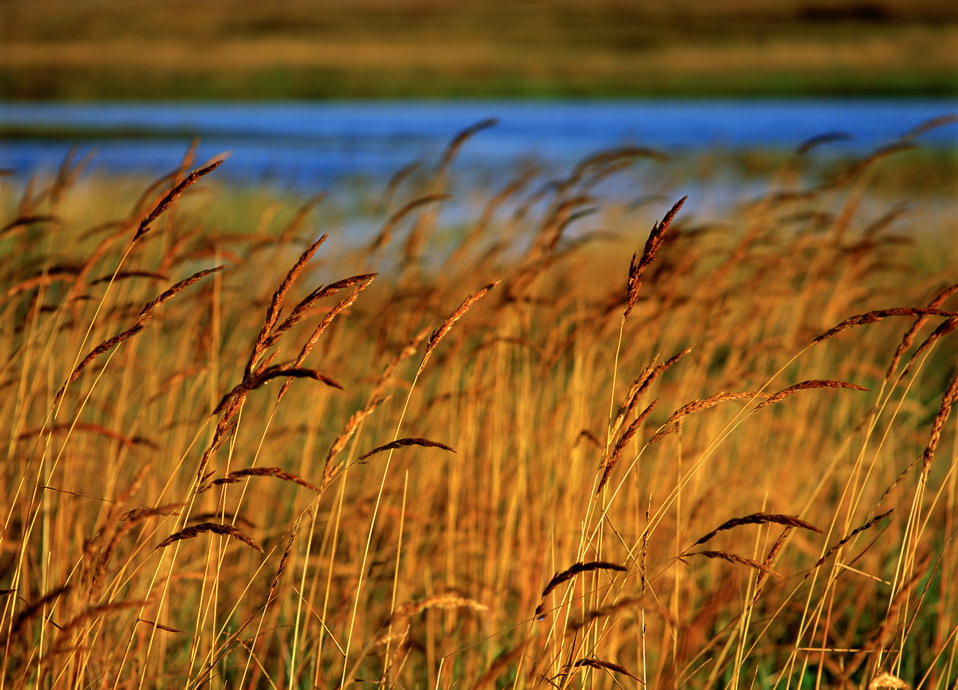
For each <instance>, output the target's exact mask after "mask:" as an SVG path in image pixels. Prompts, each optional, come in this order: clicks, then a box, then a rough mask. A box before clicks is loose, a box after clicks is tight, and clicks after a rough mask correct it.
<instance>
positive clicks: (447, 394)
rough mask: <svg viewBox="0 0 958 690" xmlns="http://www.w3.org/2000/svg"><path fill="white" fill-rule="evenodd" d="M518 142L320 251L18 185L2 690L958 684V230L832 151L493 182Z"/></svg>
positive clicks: (917, 199) (2, 276)
mask: <svg viewBox="0 0 958 690" xmlns="http://www.w3.org/2000/svg"><path fill="white" fill-rule="evenodd" d="M486 126H491V124H490V123H486V122H483V123H480V124H479V125H477V126H475V127H471V128H466V129H464V130H463V133H462V134H461V135H460V136H458V137H457V138H456V139H455V140H454V141H453V142H452V143H451V144H450V146H449V147H447V149H445V151H444V152H442V153H441V154H440V158H439V159H438V160H437V161H435V162H432V163H430V162H428V161H423V162H420V163H419V164H418V165H416V166H411V167H409V168H408V169H405V170H404V171H401V172H400V173H398V174H397V175H396V176H395V177H394V179H393V180H391V181H390V182H389V183H387V185H386V188H385V189H383V190H380V189H378V188H377V187H375V186H369V187H361V188H357V189H356V190H353V191H352V193H353V194H355V195H360V196H361V195H368V196H369V198H366V197H365V196H361V198H347V200H346V201H347V202H349V203H348V205H347V206H342V207H340V206H337V203H338V202H337V194H339V193H340V192H339V191H338V190H331V192H330V194H329V195H328V198H326V199H324V200H323V204H324V206H323V209H324V211H326V210H328V211H329V213H328V214H327V213H324V214H323V215H324V219H323V221H322V222H321V223H320V222H319V221H317V220H316V219H315V218H314V217H313V214H312V213H311V211H312V210H313V209H314V208H315V206H316V204H317V203H318V202H319V197H315V198H312V199H308V200H302V199H298V198H286V197H281V196H279V193H278V192H277V193H275V194H271V195H270V196H266V195H264V194H263V193H261V192H256V193H254V192H243V193H240V192H238V191H237V190H236V189H234V188H231V187H228V186H224V185H222V184H221V182H220V181H218V180H217V174H218V173H217V170H216V169H214V167H213V166H206V167H203V166H201V167H199V168H197V169H196V170H197V172H195V173H189V172H188V171H189V170H191V169H194V168H195V166H194V164H193V162H192V153H189V154H188V155H187V157H186V158H185V159H184V162H183V164H182V165H180V166H178V167H177V169H176V170H174V171H172V172H171V173H170V174H169V175H165V176H163V178H162V179H160V180H157V181H155V183H148V184H147V183H144V184H143V185H134V184H132V183H130V181H128V180H123V181H116V180H111V181H110V185H111V187H110V188H109V190H110V191H111V192H113V191H114V186H115V187H116V188H117V189H119V188H120V187H121V184H120V183H121V182H122V183H123V184H122V188H123V189H126V188H127V186H128V187H129V189H130V190H131V191H130V193H129V194H122V195H118V194H113V193H110V194H106V193H103V194H100V193H99V190H100V189H102V188H101V187H98V186H97V185H99V184H100V183H99V182H98V181H97V178H95V177H94V178H86V177H83V176H81V174H80V170H81V166H82V161H81V160H79V159H77V158H71V159H70V160H68V161H67V162H66V163H65V164H64V166H62V168H61V170H60V171H59V172H58V173H57V174H56V175H55V176H54V177H53V178H52V179H50V180H45V179H43V178H37V179H36V180H35V181H34V182H32V183H30V184H26V183H24V184H23V186H22V188H17V187H16V186H14V187H11V186H9V185H8V186H3V187H0V228H4V230H3V231H0V249H2V250H3V251H4V252H5V256H6V257H8V260H7V261H6V262H4V263H3V266H2V267H0V420H2V422H0V424H2V426H0V430H2V436H0V438H2V439H3V444H4V448H5V451H4V459H5V462H4V463H3V465H2V467H0V473H2V477H3V480H4V481H3V484H2V487H3V488H2V489H0V509H2V510H0V524H2V533H0V646H2V648H3V659H2V662H0V664H2V669H0V670H2V672H0V690H5V689H6V688H14V687H42V688H52V687H67V686H69V687H86V686H89V685H97V686H99V685H102V684H106V685H110V686H112V685H116V686H117V687H120V686H122V687H127V686H133V685H141V686H143V687H159V686H164V685H168V684H170V683H175V684H177V685H182V686H183V687H188V688H196V689H199V688H203V687H220V686H224V685H230V686H233V687H277V688H280V687H294V688H295V687H336V686H340V685H343V686H358V685H359V684H360V681H362V682H366V681H368V682H370V683H373V684H379V685H382V686H383V687H408V688H414V687H430V688H435V687H439V688H445V687H476V688H482V687H485V688H492V687H500V688H501V687H510V688H517V689H523V690H525V689H529V690H531V689H532V688H544V687H557V688H563V689H566V688H569V689H571V688H579V687H590V688H596V689H600V688H602V689H605V688H617V687H636V686H638V685H640V684H644V685H643V687H645V686H647V687H656V688H671V687H688V688H703V689H704V688H717V687H736V686H737V687H746V686H749V685H750V684H753V685H755V686H756V687H759V686H761V687H776V686H777V687H813V686H818V687H847V688H851V687H857V688H867V687H876V688H877V687H898V685H896V683H907V684H908V686H909V687H915V688H919V687H920V688H922V690H927V689H929V688H942V689H943V688H947V687H950V686H949V684H950V683H951V682H952V681H953V679H954V678H955V676H956V670H958V661H956V659H958V657H956V655H955V653H954V652H955V644H956V642H955V641H956V639H958V636H956V634H955V626H956V625H958V619H956V615H955V611H956V610H958V606H956V603H958V591H956V588H955V585H954V584H953V583H954V582H955V581H956V577H955V576H956V573H958V553H956V551H955V546H954V539H952V536H951V535H952V534H953V532H954V526H955V525H956V524H958V502H956V500H955V496H956V495H958V494H956V481H958V479H956V477H958V472H956V456H955V443H956V441H955V415H954V408H955V405H956V402H958V393H956V391H958V377H956V375H955V371H954V368H955V366H956V361H955V355H954V353H955V337H956V336H955V333H956V331H958V327H956V324H958V316H956V314H958V311H956V308H958V302H956V298H958V290H956V288H955V285H956V284H958V276H956V274H955V266H958V254H956V251H958V250H956V247H955V245H954V243H945V242H941V241H940V239H941V238H942V237H948V236H950V235H951V234H953V231H954V230H955V227H954V221H953V218H954V214H953V213H951V211H953V210H954V208H955V206H954V199H953V198H951V197H947V198H945V197H938V198H935V199H934V201H933V202H932V203H930V204H929V205H928V208H925V207H924V205H923V204H924V202H925V201H927V200H928V199H929V196H928V194H930V193H931V192H929V191H928V190H927V189H926V190H924V192H923V193H922V194H917V192H916V193H915V194H914V195H912V196H913V197H914V198H913V200H912V201H913V207H912V208H911V209H910V210H908V211H907V212H902V209H903V206H902V205H901V204H900V203H899V202H900V201H902V199H901V198H900V197H899V196H896V195H895V194H891V192H890V190H889V187H887V186H883V187H881V189H880V190H876V189H872V187H871V186H870V182H871V181H872V180H874V179H876V178H875V177H874V175H876V174H877V171H879V170H883V169H885V167H886V166H889V165H892V164H894V162H895V161H896V160H897V159H898V157H902V156H909V155H912V153H911V151H912V149H909V148H906V147H904V146H892V147H890V148H888V147H886V148H883V149H882V150H881V151H879V152H877V153H876V154H875V155H870V156H866V157H864V158H862V159H861V160H858V161H855V160H845V161H842V162H841V164H836V163H835V162H834V160H829V159H827V157H826V153H827V151H828V149H827V147H828V145H829V143H830V142H832V141H834V140H835V138H834V137H828V136H826V137H821V138H818V139H817V140H815V141H810V142H808V143H807V144H806V145H805V146H803V147H802V148H801V150H800V151H798V152H795V153H792V154H788V155H786V156H784V157H783V158H782V159H781V166H782V167H781V168H780V169H776V171H775V173H776V174H774V175H772V176H771V177H769V178H768V179H767V180H766V182H767V186H768V189H767V191H766V192H765V193H762V194H761V195H760V196H759V197H749V198H748V199H742V200H741V201H742V203H735V204H730V205H728V206H725V205H722V204H719V203H716V202H713V203H710V202H706V201H704V200H702V199H701V198H696V197H697V195H699V194H700V192H698V193H697V194H690V196H689V198H688V199H684V196H683V190H682V187H686V186H688V188H689V189H693V188H694V189H697V190H707V189H709V188H710V187H709V185H710V184H716V185H718V184H722V183H725V184H728V181H727V180H723V179H722V178H721V177H720V178H718V179H716V178H713V177H710V175H711V171H710V170H708V169H702V170H699V171H698V172H696V173H695V174H694V175H692V174H691V173H688V172H683V173H682V174H680V172H681V171H683V170H687V169H683V168H681V167H679V166H681V165H683V163H682V161H681V157H680V156H673V157H665V156H661V155H659V154H658V153H657V152H652V151H648V150H645V149H643V148H641V147H624V148H621V147H620V148H616V149H612V150H609V151H600V152H597V153H595V154H593V155H590V156H588V157H587V158H585V159H583V160H582V161H581V162H580V163H579V164H577V165H574V166H572V168H571V169H570V170H567V171H560V172H558V173H556V172H555V171H552V174H551V175H550V174H547V173H546V172H545V171H540V170H538V169H537V168H535V167H528V168H526V167H523V168H522V169H518V170H515V171H504V172H508V173H509V174H508V175H506V177H505V178H503V179H502V180H496V182H495V184H492V185H490V186H486V185H484V184H481V183H480V182H476V187H475V188H469V189H464V188H463V187H462V185H460V184H459V178H458V177H457V170H456V158H457V154H458V153H459V152H460V151H461V149H462V147H466V146H469V145H470V141H471V140H470V137H471V136H472V135H473V134H475V133H477V132H478V131H479V130H481V129H482V128H484V127H486ZM920 134H921V131H919V130H917V129H916V130H915V131H914V132H912V133H911V135H910V136H911V138H909V139H908V140H907V142H896V143H899V144H900V143H908V144H909V145H911V146H913V145H916V144H918V143H919V142H918V141H917V139H915V137H919V136H920ZM224 165H228V163H224ZM836 170H838V171H839V173H838V174H836ZM700 174H701V175H703V176H704V177H701V178H700V177H697V176H698V175H700ZM723 174H724V173H723ZM899 179H900V178H899ZM673 180H677V181H678V182H679V184H677V185H671V184H666V182H668V181H673ZM823 180H827V183H823ZM685 182H688V183H689V185H686V184H685ZM927 182H928V181H927V179H926V178H925V177H922V178H921V180H918V181H916V182H915V183H914V184H915V188H916V189H917V188H918V187H922V188H924V187H925V186H927ZM4 184H6V182H4ZM751 184H754V181H753V182H752V183H751ZM673 186H675V187H676V188H675V189H673V188H672V187H673ZM144 187H145V190H146V191H141V190H142V189H143V188H144ZM637 189H641V190H655V191H656V194H655V195H652V196H642V197H641V198H637V196H636V192H635V190H637ZM908 193H909V192H908V190H902V195H901V196H904V195H907V194H908ZM201 194H202V195H204V196H202V198H200V195H201ZM676 199H682V201H679V202H675V201H674V200H676ZM131 204H132V209H133V210H132V211H131V210H130V209H131ZM440 204H442V205H443V208H452V206H453V205H455V207H456V208H457V214H460V215H461V216H462V217H461V218H460V219H459V220H458V221H457V222H456V223H455V226H454V227H453V225H452V224H450V223H447V222H446V221H445V215H444V214H443V215H440V214H439V212H438V210H439V208H440V206H439V205H440ZM347 207H348V209H352V210H345V209H347ZM257 208H259V210H260V212H259V213H256V212H251V211H250V209H254V210H255V209H257ZM357 209H358V210H357ZM354 210H355V211H356V212H357V213H362V214H366V215H361V216H359V217H353V216H349V217H348V218H347V221H352V220H356V221H357V222H350V223H349V226H350V227H362V228H367V229H368V236H366V235H363V234H362V233H361V232H358V231H357V232H358V234H356V235H348V236H347V235H346V234H345V233H343V232H342V231H341V230H340V229H339V227H338V226H337V222H338V221H336V220H331V218H339V217H340V216H343V217H346V216H347V215H348V214H349V213H353V211H354ZM334 211H335V212H334ZM337 214H339V215H337ZM327 215H328V216H329V217H326V216H327ZM116 219H119V220H116ZM327 235H328V237H327ZM131 239H132V240H133V241H132V242H131ZM906 240H907V241H906ZM635 248H643V249H642V251H641V252H639V251H637V252H636V253H635V254H634V255H633V253H632V252H633V249H635ZM630 257H632V258H631V261H630ZM221 264H222V265H221ZM214 266H215V268H212V267H214ZM167 286H169V287H167ZM479 286H485V287H481V288H480V287H479ZM477 288H479V289H478V290H477ZM464 295H467V296H466V297H465V298H464V297H463V296H464ZM456 305H458V306H456ZM333 375H334V376H333ZM310 382H316V383H320V384H323V385H309V383H310ZM795 382H797V383H795ZM65 383H66V384H67V385H64V384H65ZM269 388H272V389H273V393H269V391H268V390H267V389H269ZM211 411H212V414H211ZM433 439H441V442H440V441H439V440H433ZM452 453H455V455H452ZM730 516H733V517H730ZM214 537H215V538H214ZM570 564H571V565H570ZM171 679H172V680H171ZM357 679H359V680H357Z"/></svg>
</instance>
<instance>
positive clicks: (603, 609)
mask: <svg viewBox="0 0 958 690" xmlns="http://www.w3.org/2000/svg"><path fill="white" fill-rule="evenodd" d="M635 608H640V609H643V610H651V611H654V612H655V613H656V614H657V615H658V616H660V617H661V618H662V620H664V621H667V622H668V623H669V624H670V625H673V626H677V625H678V622H677V621H676V619H675V616H673V615H672V612H671V611H669V610H668V609H667V608H665V607H664V606H662V605H661V604H659V603H657V602H656V601H655V600H654V599H653V598H651V597H645V596H642V597H625V598H623V599H620V600H619V601H617V602H615V603H614V604H609V605H608V606H600V607H599V608H597V609H592V610H591V611H587V612H586V613H584V614H583V615H582V616H580V617H579V618H575V619H573V620H572V621H570V622H569V624H568V625H567V626H566V635H573V634H575V633H577V632H579V631H580V630H582V629H583V628H586V627H588V626H589V625H591V624H592V623H594V622H596V621H598V620H602V619H604V618H608V617H609V616H614V615H615V614H617V613H620V612H622V611H625V610H627V609H635Z"/></svg>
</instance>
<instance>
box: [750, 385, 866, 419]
mask: <svg viewBox="0 0 958 690" xmlns="http://www.w3.org/2000/svg"><path fill="white" fill-rule="evenodd" d="M815 388H845V389H847V390H855V391H867V390H868V389H867V388H864V387H862V386H859V385H856V384H854V383H847V382H845V381H832V380H829V379H809V380H808V381H802V382H801V383H796V384H795V385H792V386H789V387H788V388H783V389H782V390H780V391H778V392H776V393H772V394H771V395H770V396H768V397H767V398H766V399H765V400H763V401H762V402H761V403H760V404H759V405H757V406H756V408H755V409H754V410H752V412H756V411H757V410H760V409H762V408H763V407H765V406H766V405H774V404H775V403H777V402H781V401H782V400H784V399H785V398H787V397H789V396H790V395H795V393H798V392H799V391H805V390H811V389H815Z"/></svg>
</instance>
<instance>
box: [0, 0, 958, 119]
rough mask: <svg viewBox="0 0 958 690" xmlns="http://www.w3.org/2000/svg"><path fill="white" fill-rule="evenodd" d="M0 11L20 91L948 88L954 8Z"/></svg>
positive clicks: (235, 94)
mask: <svg viewBox="0 0 958 690" xmlns="http://www.w3.org/2000/svg"><path fill="white" fill-rule="evenodd" d="M856 7H857V9H856ZM0 25H2V26H3V40H2V43H0V100H5V101H18V102H26V101H32V102H40V101H70V102H96V101H104V100H113V101H130V100H137V101H143V100H151V101H165V100H206V101H232V102H236V101H258V102H268V101H280V100H283V101H285V100H317V101H318V100H322V101H339V100H354V99H360V100H387V99H449V100H453V99H472V98H519V99H529V100H544V99H567V98H588V99H598V98H602V99H608V98H686V97H697V98H745V97H780V98H791V97H801V98H810V97H814V98H835V97H845V98H850V97H891V98H903V97H909V98H914V97H937V98H956V97H958V57H956V54H955V50H954V47H955V45H958V10H955V9H949V8H948V7H947V6H946V5H945V4H942V3H935V2H921V1H919V0H910V1H908V2H906V1H905V0H881V1H878V0H876V1H875V2H872V3H869V4H867V6H866V5H862V6H861V7H859V6H857V5H856V6H855V7H851V8H847V7H846V8H845V9H842V8H841V7H839V6H837V5H835V3H827V2H820V1H819V0H795V1H789V2H786V1H785V0H783V2H781V3H764V2H757V1H755V0H734V2H733V1H731V0H730V2H729V3H721V6H719V4H718V3H708V2H704V1H690V2H688V3H682V4H681V7H678V6H677V7H674V8H670V7H669V6H666V4H664V3H656V2H652V1H651V0H630V1H629V2H622V1H621V0H587V1H586V0H548V1H546V0H526V1H525V2H521V3H504V2H496V1H492V0H470V2H450V1H448V0H364V1H363V2H358V3H357V2H349V1H348V0H323V2H315V1H311V0H287V1H285V2H281V3H261V2H252V1H251V0H228V1H226V0H204V1H203V2H186V1H185V0H164V1H162V2H159V1H158V2H149V3H141V2H127V3H122V2H121V3H118V2H111V1H109V0H87V1H84V2H76V1H74V0H7V1H6V2H4V3H0Z"/></svg>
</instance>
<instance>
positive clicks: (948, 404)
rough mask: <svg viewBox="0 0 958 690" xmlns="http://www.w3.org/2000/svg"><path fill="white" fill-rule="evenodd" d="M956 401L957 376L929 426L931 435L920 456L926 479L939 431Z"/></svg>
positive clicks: (957, 394)
mask: <svg viewBox="0 0 958 690" xmlns="http://www.w3.org/2000/svg"><path fill="white" fill-rule="evenodd" d="M956 400H958V374H955V375H954V376H953V377H952V379H951V383H949V384H948V389H947V390H946V391H945V394H944V395H942V396H941V405H940V406H939V407H938V412H937V413H936V414H935V420H934V421H933V422H932V424H931V434H930V436H929V437H928V444H927V445H926V446H925V450H924V452H923V453H922V456H921V457H922V466H921V471H922V474H924V475H925V477H927V476H928V473H929V472H930V471H931V461H932V460H934V458H935V451H936V450H938V442H939V441H940V440H941V430H942V429H943V428H944V426H945V422H947V421H948V415H950V414H951V408H952V405H954V404H955V401H956Z"/></svg>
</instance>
